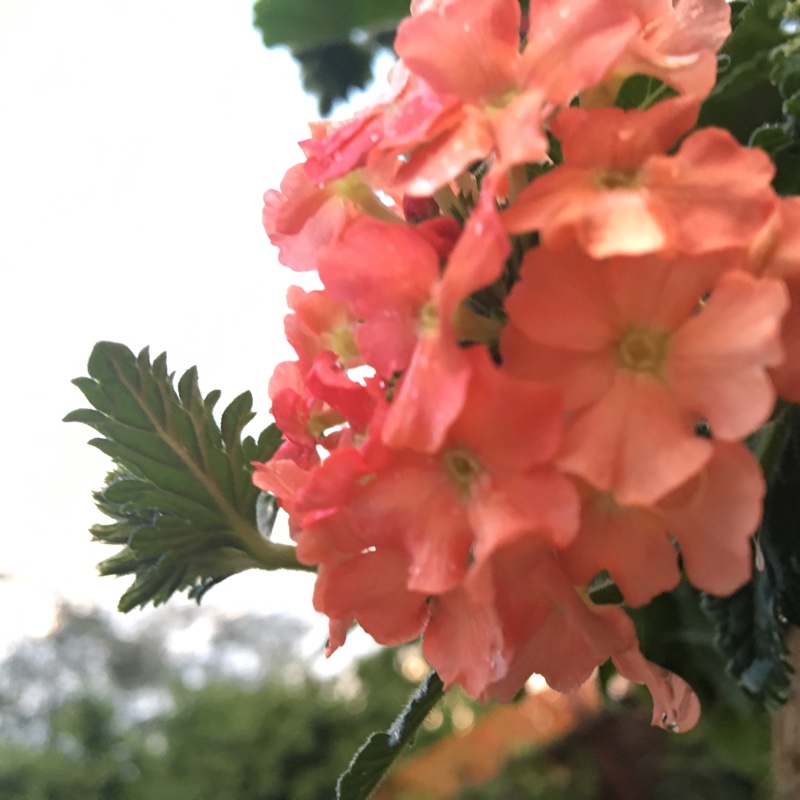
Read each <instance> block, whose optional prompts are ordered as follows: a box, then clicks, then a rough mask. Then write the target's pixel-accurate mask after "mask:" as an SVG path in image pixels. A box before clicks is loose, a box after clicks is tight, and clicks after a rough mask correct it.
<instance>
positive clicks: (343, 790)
mask: <svg viewBox="0 0 800 800" xmlns="http://www.w3.org/2000/svg"><path fill="white" fill-rule="evenodd" d="M443 694H444V686H443V684H442V680H441V678H440V677H439V676H438V675H437V674H436V673H435V672H431V673H430V674H429V675H428V677H427V678H426V679H425V680H424V681H423V683H422V684H420V687H419V689H417V691H416V692H415V693H414V695H413V697H412V698H411V700H410V701H409V703H408V705H407V706H406V707H405V708H404V709H403V711H402V713H401V714H400V716H398V717H397V719H396V720H395V721H394V722H393V723H392V726H391V727H390V728H389V730H387V731H380V732H377V733H373V734H372V736H370V737H369V739H367V741H366V742H365V743H364V745H363V746H362V747H361V749H360V750H359V751H358V752H357V753H356V754H355V756H354V757H353V760H352V761H351V762H350V766H349V767H348V768H347V771H346V772H344V773H342V775H341V776H340V778H339V780H338V782H337V783H336V800H366V798H368V797H369V796H370V794H371V793H372V790H373V789H375V787H376V786H377V785H378V784H379V783H380V781H381V779H382V778H383V776H384V775H385V774H386V771H387V770H388V769H389V767H391V765H392V764H393V763H394V761H395V760H396V759H397V757H398V756H399V755H400V753H401V752H402V750H403V748H404V747H405V745H406V744H407V743H408V742H409V741H410V740H411V739H412V738H413V737H414V733H415V732H416V730H417V728H419V726H420V725H422V723H423V722H424V721H425V717H427V716H428V712H430V710H431V709H432V708H433V707H434V706H435V705H436V703H438V702H439V700H440V698H441V697H442V695H443Z"/></svg>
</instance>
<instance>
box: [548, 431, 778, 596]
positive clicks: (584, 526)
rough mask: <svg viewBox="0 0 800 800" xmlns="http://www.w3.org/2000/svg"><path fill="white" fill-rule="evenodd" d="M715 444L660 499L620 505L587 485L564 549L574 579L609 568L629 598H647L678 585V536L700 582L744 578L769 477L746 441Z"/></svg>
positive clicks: (714, 584)
mask: <svg viewBox="0 0 800 800" xmlns="http://www.w3.org/2000/svg"><path fill="white" fill-rule="evenodd" d="M713 446H714V450H713V455H712V458H711V460H710V461H709V462H708V464H707V465H706V467H705V468H704V469H703V470H702V471H701V472H700V473H699V474H698V475H697V476H695V477H694V478H691V479H690V480H689V482H688V483H687V484H686V485H684V486H683V487H680V488H679V489H677V490H675V492H673V493H672V494H670V495H668V496H667V497H665V498H664V499H663V500H661V501H660V502H659V503H658V504H656V505H655V506H651V507H642V506H620V505H618V504H617V503H616V501H615V499H614V497H613V495H610V494H608V493H602V492H598V491H597V490H595V489H592V488H590V487H588V486H586V485H582V487H581V489H582V491H581V494H582V497H583V511H582V515H581V528H580V532H579V534H578V536H577V537H576V539H575V540H574V541H573V542H571V543H570V544H569V545H568V546H567V547H566V548H565V549H564V550H563V551H562V552H561V554H560V555H561V560H562V563H563V564H564V568H565V570H566V573H567V575H568V576H569V577H570V579H571V580H572V581H574V582H575V583H576V584H586V583H588V582H589V581H590V580H591V579H592V578H593V577H594V576H595V575H597V573H598V572H600V571H601V570H607V571H608V573H609V574H610V575H611V577H612V579H613V580H614V582H615V583H616V584H617V586H618V587H619V589H620V591H621V592H622V595H623V597H624V598H625V601H626V602H627V603H628V604H629V605H632V606H639V605H643V604H644V603H647V602H649V601H650V600H651V599H652V598H653V597H655V596H656V595H657V594H661V592H666V591H670V590H671V589H674V588H675V587H676V586H677V585H678V582H679V580H680V571H679V569H678V551H677V550H676V548H675V545H674V544H673V540H675V541H677V543H678V545H679V546H680V552H681V555H682V559H683V567H684V569H685V570H686V574H687V575H688V577H689V580H690V581H691V583H692V584H693V585H694V586H696V587H697V588H698V589H702V590H703V591H705V592H709V593H711V594H717V595H727V594H730V593H731V592H733V591H735V590H736V589H738V588H739V587H740V586H741V585H742V584H743V583H745V582H746V581H747V580H748V579H749V577H750V568H751V560H752V556H751V551H750V537H751V536H752V534H753V533H754V532H755V530H756V528H757V527H758V523H759V520H760V518H761V511H762V506H761V504H762V501H763V499H764V492H765V488H766V487H765V485H764V478H763V476H762V474H761V468H760V467H759V465H758V462H757V461H756V460H755V458H754V457H753V455H752V454H751V453H750V451H749V450H747V448H746V447H744V446H743V445H741V444H739V443H737V442H714V443H713Z"/></svg>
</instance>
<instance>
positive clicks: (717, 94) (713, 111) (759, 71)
mask: <svg viewBox="0 0 800 800" xmlns="http://www.w3.org/2000/svg"><path fill="white" fill-rule="evenodd" d="M734 11H735V13H734V14H733V17H732V21H733V32H732V33H731V35H730V36H729V37H728V40H727V41H726V42H725V44H724V46H723V48H722V50H721V52H720V57H719V70H718V79H717V84H716V86H715V87H714V89H713V90H712V92H711V94H710V95H709V97H708V98H707V99H706V101H705V102H704V103H703V107H702V109H701V111H700V120H699V124H700V126H707V125H716V126H719V127H722V128H726V129H727V130H729V131H730V132H731V133H732V134H733V135H734V136H735V137H736V138H737V139H738V140H739V141H740V142H741V143H742V144H746V143H747V142H748V140H749V139H750V137H751V135H752V134H753V131H754V130H755V129H756V128H759V127H761V126H762V125H766V124H771V123H773V124H777V123H780V122H781V121H782V118H783V113H782V109H781V107H782V99H781V95H780V92H779V91H778V89H777V87H776V86H775V84H774V82H773V81H772V80H771V78H770V71H771V69H772V64H771V61H770V58H771V54H772V52H773V50H774V49H775V48H776V47H778V46H779V45H782V44H784V43H785V42H786V41H787V38H788V37H789V34H788V33H787V32H786V31H785V30H784V29H783V27H782V25H783V19H784V13H785V12H786V0H751V2H749V3H746V4H739V6H738V8H737V9H734Z"/></svg>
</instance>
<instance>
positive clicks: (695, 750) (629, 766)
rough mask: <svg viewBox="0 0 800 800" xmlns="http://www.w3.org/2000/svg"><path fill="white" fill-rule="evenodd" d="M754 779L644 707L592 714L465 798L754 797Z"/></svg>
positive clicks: (685, 799)
mask: <svg viewBox="0 0 800 800" xmlns="http://www.w3.org/2000/svg"><path fill="white" fill-rule="evenodd" d="M756 797H757V787H756V784H755V782H754V781H753V780H752V779H751V778H749V777H748V776H746V775H743V774H742V773H741V772H739V771H738V770H735V769H733V768H731V767H729V766H726V765H725V764H724V763H722V762H720V760H719V759H718V758H717V757H715V756H714V754H713V753H712V752H711V751H710V749H709V748H708V746H707V745H706V744H704V743H703V742H700V741H692V740H691V739H686V738H684V737H679V736H670V735H669V734H667V733H665V732H664V731H660V730H657V729H655V728H652V727H651V726H650V725H649V722H648V720H647V718H646V717H645V716H644V715H642V714H641V713H640V712H637V711H634V712H630V711H616V712H612V713H606V714H603V715H601V716H599V717H595V718H592V719H590V720H588V721H587V722H586V723H584V724H583V725H581V726H580V727H579V728H577V729H576V730H575V731H573V732H572V733H570V734H568V735H567V736H565V737H564V738H562V739H560V740H558V741H556V742H554V743H553V744H552V745H549V746H548V747H545V748H543V749H541V750H538V751H534V752H531V753H527V754H525V755H519V756H517V757H515V758H513V759H512V760H511V761H510V762H509V763H508V764H507V765H506V767H505V769H504V770H503V771H502V772H501V773H500V774H499V775H498V776H497V777H496V778H494V779H492V780H491V781H489V782H488V783H485V784H483V785H482V786H475V787H470V788H467V789H465V790H464V791H462V792H460V793H459V794H458V799H459V800H500V798H502V800H529V798H536V800H564V798H569V800H633V798H635V800H755V798H756Z"/></svg>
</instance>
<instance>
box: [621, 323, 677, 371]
mask: <svg viewBox="0 0 800 800" xmlns="http://www.w3.org/2000/svg"><path fill="white" fill-rule="evenodd" d="M668 345H669V334H666V333H663V332H661V331H655V330H652V329H651V328H643V327H640V326H637V325H634V326H632V327H630V328H628V330H627V331H625V333H624V334H623V335H622V338H621V339H620V340H619V342H618V344H617V358H618V360H619V364H620V366H621V367H624V368H625V369H629V370H631V371H632V372H650V373H652V374H653V375H656V376H657V377H658V376H660V374H661V370H662V368H663V366H664V361H665V360H666V357H667V349H668Z"/></svg>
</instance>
